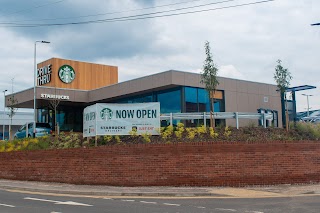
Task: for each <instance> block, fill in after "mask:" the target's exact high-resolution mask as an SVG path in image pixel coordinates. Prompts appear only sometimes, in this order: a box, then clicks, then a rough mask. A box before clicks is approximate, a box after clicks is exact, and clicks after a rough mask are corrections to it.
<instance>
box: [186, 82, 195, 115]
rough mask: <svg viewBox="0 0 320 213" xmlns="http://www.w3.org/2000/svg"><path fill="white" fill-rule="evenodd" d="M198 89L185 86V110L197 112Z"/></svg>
mask: <svg viewBox="0 0 320 213" xmlns="http://www.w3.org/2000/svg"><path fill="white" fill-rule="evenodd" d="M197 90H198V89H197V88H193V87H185V88H184V94H185V101H186V112H198V100H197V96H198V95H197V94H198V91H197Z"/></svg>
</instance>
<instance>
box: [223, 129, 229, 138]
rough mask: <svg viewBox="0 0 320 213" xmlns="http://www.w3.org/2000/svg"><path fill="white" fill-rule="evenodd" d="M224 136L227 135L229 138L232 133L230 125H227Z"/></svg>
mask: <svg viewBox="0 0 320 213" xmlns="http://www.w3.org/2000/svg"><path fill="white" fill-rule="evenodd" d="M223 135H224V136H226V137H227V138H228V137H229V136H230V135H231V130H230V129H229V127H228V126H226V127H225V128H224V133H223Z"/></svg>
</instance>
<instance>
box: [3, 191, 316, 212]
mask: <svg viewBox="0 0 320 213" xmlns="http://www.w3.org/2000/svg"><path fill="white" fill-rule="evenodd" d="M88 212H90V213H103V212H112V213H118V212H119V213H120V212H130V213H131V212H137V213H198V212H199V213H209V212H214V213H228V212H240V213H278V212H279V213H280V212H281V213H284V212H294V213H311V212H312V213H318V212H320V196H303V197H291V198H254V199H242V198H228V199H217V198H209V199H208V198H203V199H201V198H191V199H183V198H178V199H177V198H165V199H161V198H153V199H151V198H142V197H141V198H125V197H121V198H108V197H96V198H93V197H90V198H89V197H68V196H61V195H57V196H52V195H45V194H27V193H17V192H9V191H3V190H0V213H88Z"/></svg>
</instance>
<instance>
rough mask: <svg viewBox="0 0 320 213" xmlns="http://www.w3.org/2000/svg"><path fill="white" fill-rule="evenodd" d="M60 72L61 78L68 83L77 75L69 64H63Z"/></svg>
mask: <svg viewBox="0 0 320 213" xmlns="http://www.w3.org/2000/svg"><path fill="white" fill-rule="evenodd" d="M58 74H59V78H60V80H61V81H62V82H64V83H66V84H70V83H71V82H72V81H73V80H74V79H75V77H76V72H75V71H74V69H73V68H72V67H71V66H69V65H62V66H61V67H60V68H59V72H58Z"/></svg>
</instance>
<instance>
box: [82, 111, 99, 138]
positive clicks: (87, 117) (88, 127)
mask: <svg viewBox="0 0 320 213" xmlns="http://www.w3.org/2000/svg"><path fill="white" fill-rule="evenodd" d="M96 109H97V106H96V105H92V106H88V107H86V108H85V109H84V110H83V137H93V136H96V130H97V129H96V128H97V124H96V121H97V120H96V119H97V113H96Z"/></svg>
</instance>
